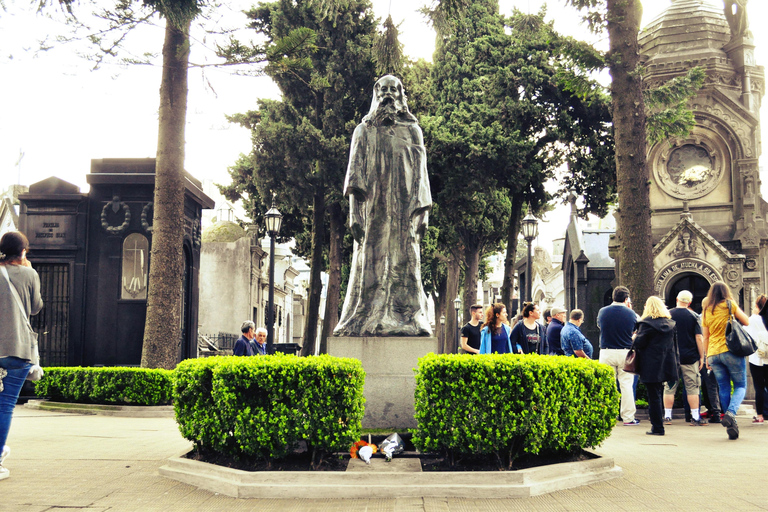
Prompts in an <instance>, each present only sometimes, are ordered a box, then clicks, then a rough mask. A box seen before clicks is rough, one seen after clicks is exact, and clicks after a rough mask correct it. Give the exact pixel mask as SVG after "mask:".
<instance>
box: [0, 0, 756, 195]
mask: <svg viewBox="0 0 768 512" xmlns="http://www.w3.org/2000/svg"><path fill="white" fill-rule="evenodd" d="M709 1H710V2H712V3H713V4H715V5H721V3H720V2H721V0H709ZM5 3H6V7H7V11H6V12H2V11H0V77H2V80H1V81H0V98H2V102H3V103H2V109H0V190H4V189H5V188H6V187H7V186H8V185H10V184H12V183H21V184H25V185H29V184H30V183H34V182H37V181H40V180H42V179H45V178H47V177H49V176H58V177H60V178H62V179H64V180H66V181H69V182H71V183H74V184H76V185H78V186H80V187H81V189H82V190H83V191H86V190H87V184H86V183H85V175H86V174H87V173H88V171H89V169H90V161H91V159H95V158H119V157H133V158H143V157H154V156H155V151H156V148H157V107H158V101H159V99H158V89H159V85H160V70H159V68H158V67H151V66H131V67H124V66H120V65H117V64H114V63H109V64H105V65H103V66H102V68H101V69H99V70H97V71H91V69H90V68H91V67H92V64H91V63H89V62H88V61H87V60H84V59H82V58H79V57H78V56H77V55H76V54H75V51H76V49H77V47H76V45H71V44H70V45H63V46H58V47H55V48H54V49H52V50H50V51H47V52H43V53H38V52H35V51H34V49H35V48H36V47H37V41H38V40H40V39H43V38H44V37H45V36H46V35H49V34H52V33H58V32H62V31H63V30H64V29H63V28H62V26H61V24H60V23H59V22H57V21H55V20H50V19H47V18H44V17H42V16H40V15H38V14H36V13H35V12H34V8H33V7H31V5H32V4H36V2H30V1H29V0H6V2H5ZM225 3H226V2H225ZM252 3H253V2H250V1H246V0H235V1H234V2H231V3H229V5H230V8H229V9H230V10H231V11H225V12H224V16H225V17H226V20H227V22H228V23H230V24H237V23H238V21H239V20H242V19H244V17H242V15H241V14H239V11H240V10H242V9H246V8H247V7H248V6H250V5H251V4H252ZM543 3H544V2H542V1H541V0H502V1H501V5H502V12H503V13H504V14H510V13H511V12H512V8H513V7H517V8H518V9H520V10H522V11H528V12H536V11H538V9H539V8H540V7H541V5H542V4H543ZM424 4H426V1H425V0H416V1H415V2H414V1H411V0H391V1H390V0H374V9H375V12H376V14H377V15H378V16H381V17H382V19H383V18H385V17H386V15H387V14H388V12H389V9H391V14H392V17H393V19H394V21H395V23H402V24H401V26H400V30H401V41H402V42H403V43H404V45H405V53H406V54H407V55H408V56H410V57H412V58H425V59H428V60H431V57H432V52H433V51H434V33H433V31H432V30H431V28H430V27H429V26H428V25H427V24H426V23H425V22H424V18H423V17H422V15H421V14H419V13H418V12H417V11H416V10H417V9H418V8H419V7H421V6H422V5H424ZM79 5H80V7H83V6H84V5H85V3H84V2H82V3H80V4H79ZM106 5H108V4H106ZM547 5H548V14H547V17H548V18H549V19H553V20H554V21H555V26H556V28H557V29H558V30H559V31H561V32H563V33H567V34H570V35H576V36H578V37H581V38H582V39H587V40H590V41H596V42H597V43H598V44H601V43H600V41H597V39H596V38H597V36H594V35H592V34H589V33H588V32H587V31H586V29H585V28H584V26H583V25H582V24H581V23H580V18H579V15H578V13H577V12H576V11H575V10H574V9H572V8H570V7H565V1H564V0H551V1H549V2H547ZM643 5H644V9H645V11H644V19H643V24H644V25H645V24H646V23H648V22H649V21H650V20H651V19H653V18H654V17H655V16H656V15H658V14H659V13H660V12H661V11H662V10H663V9H665V8H666V7H667V6H668V5H670V0H643ZM748 10H749V18H750V20H751V24H752V30H753V32H754V35H755V40H756V44H757V50H756V53H757V63H758V64H760V65H765V64H766V60H768V59H766V57H765V56H766V55H767V54H766V51H768V49H766V48H765V47H766V46H768V42H766V41H765V37H764V35H763V33H762V31H760V30H759V29H757V24H756V22H755V20H766V19H768V1H765V0H752V1H751V2H749V6H748ZM193 35H194V36H195V37H196V38H197V39H198V41H197V42H196V43H195V44H194V45H193V53H192V60H193V61H195V62H200V61H202V60H204V59H205V58H207V54H206V53H205V52H203V51H201V48H204V47H205V46H206V45H210V40H209V39H206V40H205V41H203V40H202V38H203V34H202V33H201V32H198V33H194V34H193ZM162 37H163V30H162V26H158V27H154V28H147V29H145V30H144V31H143V32H142V33H141V38H140V40H138V41H134V46H132V48H134V53H135V54H137V55H138V54H140V53H141V52H143V51H158V49H159V48H160V46H161V45H162ZM602 44H605V41H603V42H602ZM406 85H407V84H406ZM189 89H190V94H189V106H188V116H187V133H186V138H187V155H186V168H187V170H189V171H190V172H191V173H192V174H193V175H194V176H196V177H197V178H199V179H213V180H214V181H216V182H219V183H223V182H227V181H228V175H227V167H228V166H230V165H232V164H233V163H234V161H235V160H236V159H237V157H238V155H239V154H240V153H247V152H249V151H250V138H249V134H248V133H247V131H246V130H244V129H242V128H239V127H236V126H233V125H230V124H229V123H228V122H227V121H226V119H225V117H224V116H225V115H226V114H233V113H238V112H244V111H246V110H249V109H253V108H254V107H255V105H256V99H257V98H259V97H277V95H278V91H277V88H276V87H275V86H274V85H273V84H272V83H271V81H270V80H269V79H268V78H265V77H261V78H254V77H241V76H232V75H231V74H229V73H228V72H227V71H224V70H217V69H210V68H209V69H207V70H206V71H205V72H201V71H199V70H192V71H190V75H189ZM763 111H764V113H765V114H766V116H768V111H766V110H765V109H763ZM417 114H418V113H417ZM766 116H763V118H766ZM762 161H764V158H762V159H761V162H762ZM764 181H766V180H764Z"/></svg>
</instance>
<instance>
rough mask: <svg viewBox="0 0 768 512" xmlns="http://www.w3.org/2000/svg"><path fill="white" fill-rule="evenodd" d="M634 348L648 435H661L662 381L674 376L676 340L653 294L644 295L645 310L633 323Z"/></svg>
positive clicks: (672, 323)
mask: <svg viewBox="0 0 768 512" xmlns="http://www.w3.org/2000/svg"><path fill="white" fill-rule="evenodd" d="M634 347H635V350H637V358H638V366H639V367H640V382H642V383H643V384H645V388H646V389H647V390H648V416H649V417H650V420H651V430H649V431H648V432H646V434H648V435H652V436H663V435H664V420H663V416H664V403H663V401H662V392H663V391H664V383H665V382H667V381H674V380H675V379H677V367H678V359H677V339H676V337H675V321H674V320H672V315H670V314H669V311H668V310H667V307H666V306H665V305H664V302H662V300H661V299H660V298H658V297H656V296H653V295H652V296H650V297H648V300H646V301H645V309H643V314H642V315H641V316H640V320H639V321H638V323H637V334H636V336H635V342H634Z"/></svg>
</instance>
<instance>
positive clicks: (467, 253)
mask: <svg viewBox="0 0 768 512" xmlns="http://www.w3.org/2000/svg"><path fill="white" fill-rule="evenodd" d="M480 251H481V248H480V247H478V246H477V244H472V245H471V246H469V245H468V246H467V247H466V248H465V249H464V265H465V266H466V270H465V271H464V304H463V306H464V307H463V309H462V315H463V317H464V322H466V321H468V320H469V307H470V306H471V305H473V304H475V303H476V302H477V274H478V273H479V270H480Z"/></svg>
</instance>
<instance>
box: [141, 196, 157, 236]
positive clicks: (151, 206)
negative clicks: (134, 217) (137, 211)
mask: <svg viewBox="0 0 768 512" xmlns="http://www.w3.org/2000/svg"><path fill="white" fill-rule="evenodd" d="M149 212H152V214H153V215H154V212H155V203H147V204H145V205H144V208H142V209H141V227H143V228H144V231H146V232H147V233H152V230H153V229H154V226H153V225H152V224H150V223H149Z"/></svg>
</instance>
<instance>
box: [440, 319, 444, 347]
mask: <svg viewBox="0 0 768 512" xmlns="http://www.w3.org/2000/svg"><path fill="white" fill-rule="evenodd" d="M440 332H441V333H442V335H443V347H442V348H443V349H442V350H441V352H443V353H445V315H440Z"/></svg>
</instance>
